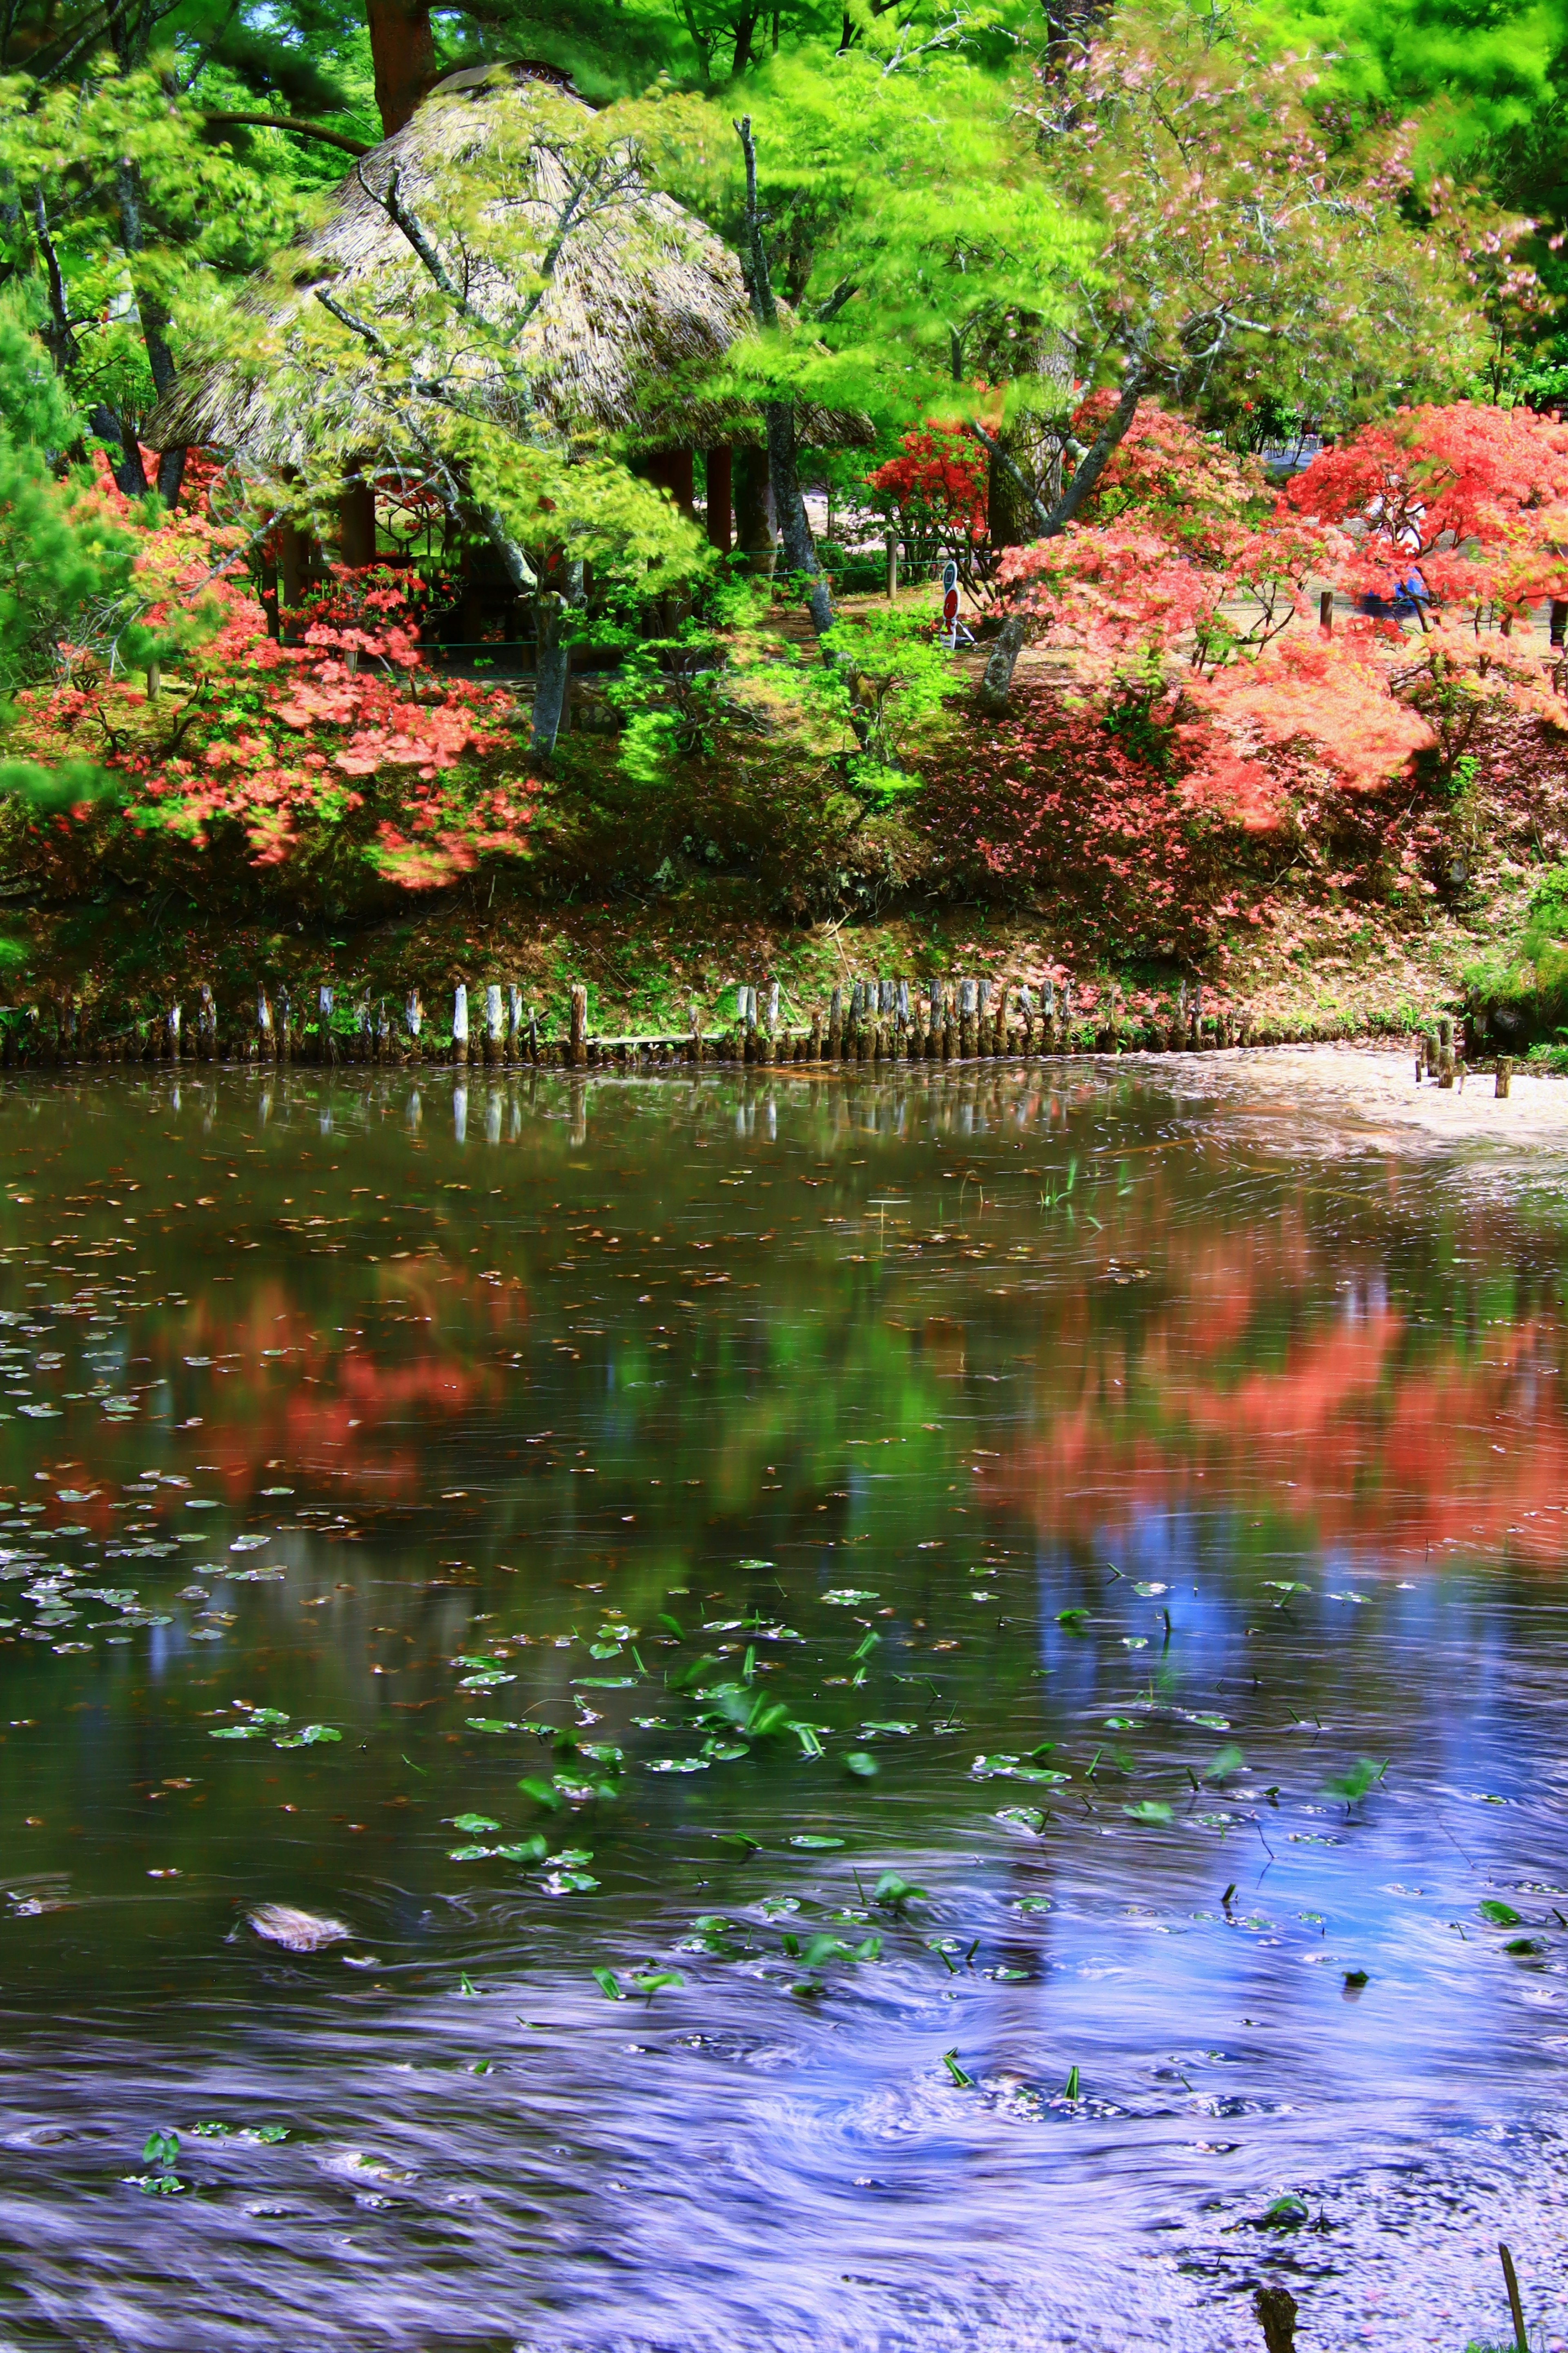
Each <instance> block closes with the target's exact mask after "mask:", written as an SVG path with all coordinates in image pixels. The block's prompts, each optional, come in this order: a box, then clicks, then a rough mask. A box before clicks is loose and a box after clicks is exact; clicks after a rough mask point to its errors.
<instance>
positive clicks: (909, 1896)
mask: <svg viewBox="0 0 1568 2353" xmlns="http://www.w3.org/2000/svg"><path fill="white" fill-rule="evenodd" d="M871 1901H872V1903H873V1904H880V1905H885V1907H886V1908H887V1910H888V1911H889V1912H902V1910H903V1908H904V1906H905V1905H906V1904H915V1903H921V1904H929V1903H930V1901H931V1897H930V1895H929V1894H927V1892H926V1890H925V1889H924V1888H923V1887H917V1886H916V1885H915V1884H914V1883H913V1881H912V1880H908V1879H903V1878H900V1875H899V1873H897V1872H896V1871H885V1872H884V1873H882V1876H881V1877H880V1879H879V1880H878V1882H877V1884H876V1886H875V1888H874V1889H873V1890H872V1893H871Z"/></svg>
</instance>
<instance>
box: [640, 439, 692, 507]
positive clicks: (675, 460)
mask: <svg viewBox="0 0 1568 2353" xmlns="http://www.w3.org/2000/svg"><path fill="white" fill-rule="evenodd" d="M643 470H644V472H645V473H646V474H647V479H648V480H649V481H650V482H657V483H658V487H659V488H660V490H664V491H668V492H669V495H670V497H671V498H672V499H673V500H674V501H675V503H676V505H677V506H678V507H679V509H680V512H681V513H682V514H683V515H685V516H686V517H687V518H688V519H689V521H690V522H696V520H697V476H696V470H695V468H694V465H693V463H692V452H691V451H690V450H689V449H655V450H654V451H653V452H652V454H651V455H650V456H649V457H647V459H644V461H643Z"/></svg>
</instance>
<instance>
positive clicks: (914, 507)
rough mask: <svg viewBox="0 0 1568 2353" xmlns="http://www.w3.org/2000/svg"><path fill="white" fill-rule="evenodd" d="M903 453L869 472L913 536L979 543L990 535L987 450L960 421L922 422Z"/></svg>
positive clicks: (906, 441)
mask: <svg viewBox="0 0 1568 2353" xmlns="http://www.w3.org/2000/svg"><path fill="white" fill-rule="evenodd" d="M899 448H900V455H899V456H898V457H897V458H889V460H888V462H887V464H886V465H885V466H879V467H878V468H877V470H876V471H875V472H874V473H870V474H868V475H867V477H866V485H867V488H868V490H873V491H878V492H879V494H880V496H881V497H882V499H883V500H884V501H886V502H887V503H888V504H889V506H890V507H891V508H892V510H893V511H894V512H896V513H897V515H898V517H899V520H900V522H901V523H902V524H903V527H904V529H905V530H906V531H907V532H909V533H910V534H911V535H912V536H915V537H919V538H926V537H929V538H935V539H942V540H946V539H949V538H952V537H953V536H955V535H956V536H957V537H958V538H960V539H963V540H965V541H967V542H968V543H970V544H972V545H974V544H977V543H979V542H980V541H981V540H983V539H984V537H985V531H986V519H985V494H986V485H987V477H988V469H987V465H986V459H985V453H984V450H983V449H982V448H980V446H979V444H978V443H977V442H976V441H975V440H974V439H973V436H972V435H970V434H968V433H965V432H963V431H962V430H961V429H960V428H959V427H956V426H946V425H922V426H921V427H920V428H919V430H918V431H916V432H913V433H906V434H905V435H904V436H903V438H902V439H901V440H900V444H899Z"/></svg>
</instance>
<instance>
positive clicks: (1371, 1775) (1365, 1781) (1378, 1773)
mask: <svg viewBox="0 0 1568 2353" xmlns="http://www.w3.org/2000/svg"><path fill="white" fill-rule="evenodd" d="M1388 1762H1389V1760H1388V1758H1387V1757H1384V1760H1383V1762H1382V1764H1381V1765H1380V1764H1379V1763H1378V1761H1377V1759H1376V1757H1357V1758H1356V1761H1355V1763H1354V1764H1353V1765H1352V1766H1351V1767H1349V1768H1348V1769H1347V1770H1346V1771H1345V1772H1343V1773H1337V1774H1335V1775H1334V1776H1333V1777H1332V1778H1331V1779H1329V1780H1327V1781H1325V1782H1324V1784H1323V1788H1324V1791H1325V1793H1326V1795H1327V1796H1329V1797H1331V1798H1340V1799H1343V1801H1344V1803H1345V1804H1346V1805H1347V1806H1353V1805H1354V1804H1355V1803H1356V1801H1357V1799H1361V1798H1364V1797H1365V1795H1366V1793H1367V1791H1368V1790H1369V1789H1370V1788H1372V1785H1373V1782H1374V1781H1381V1780H1382V1778H1383V1777H1384V1774H1385V1773H1386V1772H1387V1770H1388Z"/></svg>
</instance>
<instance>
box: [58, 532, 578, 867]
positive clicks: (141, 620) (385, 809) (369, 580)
mask: <svg viewBox="0 0 1568 2353" xmlns="http://www.w3.org/2000/svg"><path fill="white" fill-rule="evenodd" d="M105 495H109V496H112V497H117V496H118V493H114V492H112V491H111V490H110V491H109V492H106V493H105ZM136 589H137V610H136V613H135V620H136V624H137V627H138V628H139V629H141V630H143V631H145V630H153V631H154V632H156V633H157V634H158V635H159V637H160V638H162V639H163V642H164V644H166V645H169V646H171V647H173V648H174V649H175V650H176V652H177V662H176V663H174V666H172V667H171V668H170V669H168V670H165V671H164V673H163V678H162V680H161V681H160V683H159V686H158V691H156V692H153V691H150V690H151V684H152V682H151V681H146V682H144V681H143V680H142V678H141V677H140V676H132V675H127V673H126V672H125V671H124V670H122V669H121V668H120V667H119V666H118V663H117V662H116V660H115V658H114V647H113V642H112V640H111V641H110V645H109V647H108V648H107V649H104V648H100V647H95V648H94V649H90V650H83V649H70V648H67V649H63V660H62V670H63V675H62V676H61V678H60V680H59V681H58V683H56V684H54V685H52V686H50V687H48V688H47V689H40V690H36V691H32V692H30V693H26V694H24V695H23V696H21V697H20V698H19V700H18V707H17V721H16V730H15V733H14V735H13V739H12V741H13V744H14V746H15V748H16V751H17V752H18V753H20V754H22V755H23V756H25V757H27V758H30V759H33V760H37V761H39V762H42V763H46V764H51V765H55V764H61V763H64V762H65V761H67V760H68V759H71V758H78V759H79V758H80V756H81V755H82V753H83V752H84V750H85V751H87V752H88V753H89V754H90V755H92V756H95V757H96V758H97V759H98V760H99V762H100V765H101V767H102V769H103V771H104V773H105V776H106V777H107V779H108V781H109V784H110V786H111V787H112V791H111V793H110V795H109V796H108V797H106V799H105V800H103V801H100V802H98V803H87V804H84V805H82V806H81V807H79V810H78V811H77V813H76V817H77V823H78V825H79V827H86V828H88V830H89V832H91V833H92V834H93V835H94V836H95V838H96V839H97V843H98V848H99V849H100V853H101V852H102V851H103V850H105V849H108V848H109V847H110V842H109V840H108V839H107V838H106V837H107V835H109V834H113V835H115V836H116V837H117V838H118V839H119V840H120V841H121V842H122V843H123V842H124V841H125V839H126V838H127V837H130V838H131V839H141V840H142V841H148V840H153V839H158V838H160V837H161V838H163V839H166V840H168V841H169V842H170V843H171V844H173V843H176V842H183V843H187V844H192V845H200V846H202V847H203V848H205V849H215V848H216V847H218V846H219V845H220V844H222V843H225V842H226V841H235V840H237V841H238V842H239V843H240V844H242V845H243V849H244V853H245V857H246V859H247V862H248V864H249V865H250V866H251V867H253V868H257V869H262V870H266V869H285V870H287V871H289V874H290V875H291V876H292V877H293V878H295V880H296V881H298V880H300V879H301V878H302V877H303V875H304V874H305V873H307V872H322V873H325V872H329V871H330V873H331V876H332V878H333V887H334V889H338V890H341V889H342V887H343V886H344V885H345V884H351V883H352V882H353V880H354V878H355V876H356V875H357V877H358V879H359V880H360V881H362V882H367V883H371V882H382V883H390V884H392V885H394V886H395V887H398V888H401V889H403V890H410V891H419V890H427V889H430V888H433V887H436V886H437V885H439V884H442V883H445V882H448V881H452V880H453V879H454V878H455V877H456V876H458V875H459V874H461V873H464V872H467V871H470V870H471V869H472V868H473V867H474V866H475V865H476V864H477V862H478V860H479V858H480V857H481V856H483V855H485V854H487V853H501V854H505V855H508V856H513V857H516V856H521V855H523V854H525V853H526V850H527V847H528V839H527V837H528V828H529V824H530V820H531V815H532V795H531V790H530V789H529V787H528V786H527V784H526V781H520V779H519V778H518V776H516V775H515V774H514V773H513V772H512V770H511V767H510V764H506V765H503V764H502V763H501V762H500V760H499V759H498V758H497V757H496V755H497V754H499V753H500V752H501V751H502V750H503V749H504V748H505V747H506V746H507V745H508V744H509V743H510V734H509V732H508V730H507V727H506V725H505V721H506V718H507V716H508V713H509V709H510V706H509V702H508V699H507V697H506V696H504V695H503V694H500V693H497V692H496V691H493V690H486V689H483V688H480V687H479V686H477V685H474V684H472V683H471V682H469V681H467V680H460V679H459V680H449V679H444V678H443V679H439V680H437V678H435V677H433V676H432V674H431V673H430V672H429V671H428V670H426V669H425V668H424V667H423V665H422V662H421V658H420V653H419V649H418V642H417V632H416V628H414V626H413V624H412V620H411V617H410V614H409V609H408V601H407V596H406V591H405V586H404V584H402V583H401V582H400V580H399V577H398V575H396V574H395V572H393V571H391V570H385V569H377V570H373V571H370V572H363V573H349V572H345V571H337V572H335V573H334V575H333V585H332V587H331V590H330V591H328V592H326V594H325V595H324V596H322V597H321V599H320V600H318V602H317V604H316V605H315V606H313V607H310V608H309V610H308V617H307V621H306V627H305V629H304V633H303V641H302V642H301V643H300V644H299V645H297V646H296V645H282V644H279V643H277V642H276V641H275V640H274V639H273V638H270V637H269V636H268V630H267V624H266V616H265V614H264V612H263V610H262V607H261V606H260V604H259V603H258V599H257V597H256V596H255V594H254V592H253V590H252V588H251V587H250V585H249V583H248V581H247V579H246V577H245V575H244V573H243V570H242V569H241V565H240V559H239V557H238V555H237V552H236V534H234V533H228V532H225V531H224V530H222V529H220V528H219V527H218V526H216V524H215V523H214V522H212V520H211V518H210V516H208V515H206V514H205V513H202V512H191V511H186V512H181V513H178V514H176V515H174V516H171V517H169V518H168V519H167V520H166V521H164V522H163V523H162V524H161V525H160V527H159V528H158V529H157V530H155V531H153V532H150V533H148V536H147V542H146V546H145V549H144V551H143V553H142V556H141V558H140V560H139V562H138V565H137V574H136ZM165 659H168V657H165Z"/></svg>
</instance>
